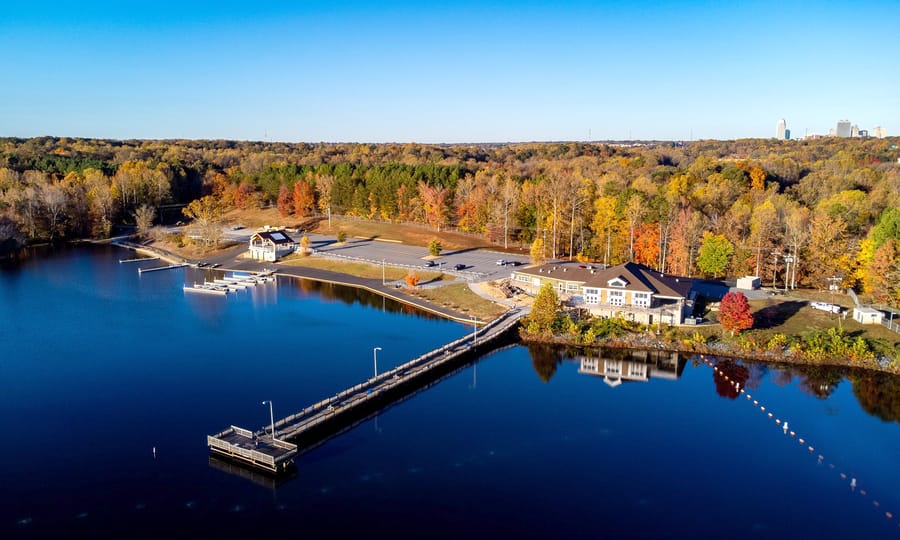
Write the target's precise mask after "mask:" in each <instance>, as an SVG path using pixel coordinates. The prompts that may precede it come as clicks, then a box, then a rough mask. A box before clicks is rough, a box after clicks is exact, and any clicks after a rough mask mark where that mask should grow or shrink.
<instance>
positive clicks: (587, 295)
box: [584, 289, 600, 304]
mask: <svg viewBox="0 0 900 540" xmlns="http://www.w3.org/2000/svg"><path fill="white" fill-rule="evenodd" d="M584 303H585V304H599V303H600V289H585V290H584Z"/></svg>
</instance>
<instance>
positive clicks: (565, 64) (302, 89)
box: [0, 0, 900, 143]
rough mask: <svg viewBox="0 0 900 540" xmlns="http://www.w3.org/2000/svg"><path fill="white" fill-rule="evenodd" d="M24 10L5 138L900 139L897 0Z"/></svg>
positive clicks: (43, 4)
mask: <svg viewBox="0 0 900 540" xmlns="http://www.w3.org/2000/svg"><path fill="white" fill-rule="evenodd" d="M13 4H14V5H12V6H10V5H6V4H4V8H3V10H2V13H0V51H2V53H0V136H20V137H30V136H38V135H57V136H78V137H108V138H152V139H160V138H223V139H242V140H270V141H289V142H299V141H306V142H319V141H333V142H421V143H438V142H506V141H549V140H587V139H588V137H590V138H591V139H594V140H609V139H627V138H633V139H676V140H688V139H690V138H691V137H693V139H701V138H715V139H733V138H741V137H771V136H773V135H774V133H775V125H776V122H777V121H778V119H779V118H781V117H784V118H786V119H787V122H788V128H790V129H791V130H792V131H793V133H794V135H803V134H804V133H805V132H806V131H808V132H809V133H827V132H828V130H829V129H830V128H832V127H834V125H835V123H836V122H837V120H839V119H843V118H847V119H849V120H851V122H853V123H856V124H859V126H860V128H863V129H871V128H872V127H874V126H876V125H881V126H884V127H885V128H886V129H887V130H888V134H891V135H896V134H898V133H900V70H898V69H897V65H896V59H897V51H900V31H898V30H897V24H898V22H897V21H900V2H897V1H896V0H894V1H881V2H878V1H865V0H863V1H860V2H815V3H800V2H790V1H785V2H729V1H725V2H647V1H645V2H627V1H618V2H539V1H528V0H519V1H514V2H505V1H502V2H501V1H495V2H466V1H458V2H441V1H432V2H429V1H423V2H400V1H383V2H343V1H331V2H308V1H303V0H295V1H285V2H278V1H256V2H246V1H244V2H228V1H217V2H191V1H189V0H183V1H181V2H170V1H167V0H157V1H154V2H128V1H121V0H120V1H117V2H54V1H40V2H30V1H27V0H18V1H17V0H13ZM132 4H137V5H135V6H133V5H132Z"/></svg>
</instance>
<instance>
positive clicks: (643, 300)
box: [631, 292, 650, 307]
mask: <svg viewBox="0 0 900 540" xmlns="http://www.w3.org/2000/svg"><path fill="white" fill-rule="evenodd" d="M633 294H634V297H633V298H632V300H631V303H632V304H634V305H635V306H641V307H650V293H645V292H636V293H633Z"/></svg>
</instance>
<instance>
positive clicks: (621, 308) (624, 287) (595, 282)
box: [510, 262, 693, 324]
mask: <svg viewBox="0 0 900 540" xmlns="http://www.w3.org/2000/svg"><path fill="white" fill-rule="evenodd" d="M510 278H511V279H512V281H514V282H515V283H516V285H517V286H519V287H521V288H523V289H525V290H527V291H530V292H531V293H532V294H534V293H537V292H538V291H539V290H540V288H541V286H542V285H544V284H545V283H550V284H552V285H553V287H554V288H555V289H556V290H557V292H558V293H559V295H560V296H561V297H562V298H563V299H568V300H570V301H571V302H572V303H573V304H574V305H576V306H578V307H582V308H584V309H587V310H588V311H589V312H590V313H591V314H592V315H596V316H599V317H621V318H624V319H627V320H631V321H637V322H639V323H643V324H656V323H660V322H661V323H663V324H682V323H684V319H685V317H686V316H688V315H690V314H691V312H692V311H693V302H692V301H689V298H690V292H691V285H692V282H691V280H690V279H689V278H683V277H678V276H671V275H667V274H661V273H659V272H657V271H655V270H653V269H651V268H648V267H646V266H644V265H642V264H637V263H633V262H629V263H625V264H620V265H618V266H613V267H610V268H601V267H595V266H591V265H583V264H582V265H574V264H564V263H557V264H553V263H551V264H545V265H543V266H536V267H532V268H525V269H523V270H516V271H515V272H513V273H512V275H511V276H510Z"/></svg>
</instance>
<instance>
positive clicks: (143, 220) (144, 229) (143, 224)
mask: <svg viewBox="0 0 900 540" xmlns="http://www.w3.org/2000/svg"><path fill="white" fill-rule="evenodd" d="M154 219H156V209H155V208H153V207H152V206H150V205H149V204H142V205H141V206H139V207H138V208H137V210H135V211H134V223H135V225H137V230H138V234H139V235H141V236H147V233H148V232H149V231H150V227H152V226H153V220H154Z"/></svg>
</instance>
